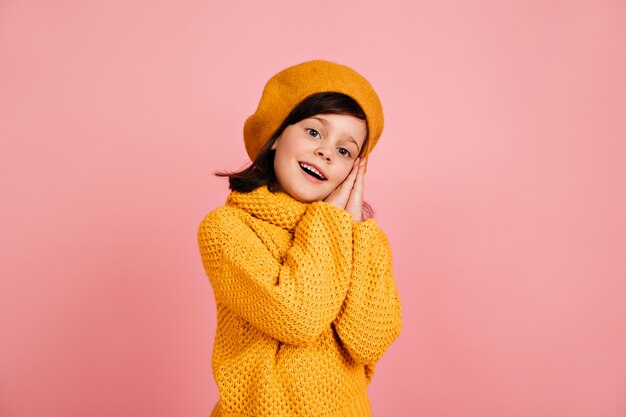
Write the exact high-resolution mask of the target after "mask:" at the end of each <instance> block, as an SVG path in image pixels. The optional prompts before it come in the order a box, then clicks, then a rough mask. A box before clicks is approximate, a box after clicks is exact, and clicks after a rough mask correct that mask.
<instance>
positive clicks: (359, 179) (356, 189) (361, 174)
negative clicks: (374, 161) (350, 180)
mask: <svg viewBox="0 0 626 417" xmlns="http://www.w3.org/2000/svg"><path fill="white" fill-rule="evenodd" d="M366 163H367V160H366V159H361V161H360V162H359V165H358V171H357V174H356V180H355V181H354V185H353V186H352V190H351V191H350V197H349V198H348V204H347V205H346V211H347V212H348V213H350V214H352V218H353V219H354V221H355V222H360V221H361V219H362V217H363V189H364V188H365V165H366Z"/></svg>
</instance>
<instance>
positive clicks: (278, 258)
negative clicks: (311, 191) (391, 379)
mask: <svg viewBox="0 0 626 417" xmlns="http://www.w3.org/2000/svg"><path fill="white" fill-rule="evenodd" d="M198 244H199V247H200V253H201V256H202V261H203V265H204V268H205V271H206V273H207V275H208V278H209V280H210V282H211V285H212V287H213V293H214V295H215V301H216V307H217V330H216V334H215V342H214V347H213V360H212V365H213V376H214V378H215V381H216V383H217V386H218V389H219V395H220V400H219V402H218V403H217V405H216V407H215V409H214V410H213V414H212V415H214V416H217V415H219V416H229V417H230V416H248V417H256V416H277V417H282V416H324V417H336V416H337V417H338V416H371V410H370V405H369V401H368V398H367V393H366V388H367V386H368V385H369V383H370V381H371V379H372V376H373V372H374V368H375V365H376V362H377V361H378V360H379V359H380V358H381V357H382V356H383V354H384V352H385V351H386V350H387V348H388V347H389V346H390V345H391V343H392V342H393V341H394V340H395V339H396V338H397V337H398V336H399V334H400V331H401V327H402V322H401V311H400V300H399V297H398V293H397V291H396V287H395V283H394V278H393V274H392V258H391V251H390V247H389V244H388V241H387V238H386V236H385V234H384V233H383V232H382V231H381V229H380V228H379V226H378V224H377V222H376V221H375V220H374V219H367V220H365V221H361V222H354V221H353V219H352V215H351V214H350V213H348V212H347V211H345V210H343V209H340V208H338V207H336V206H334V205H331V204H329V203H326V202H323V201H318V202H314V203H302V202H300V201H298V200H296V199H294V198H292V197H291V196H289V195H288V194H285V193H282V192H276V193H272V192H270V191H269V190H268V189H267V187H266V186H263V187H260V188H257V189H256V190H254V191H252V192H250V193H239V192H235V191H233V192H231V193H230V195H229V196H228V198H227V200H226V205H225V206H223V207H220V208H218V209H216V210H214V211H212V212H211V213H209V214H208V215H207V216H206V217H205V218H204V219H203V221H202V223H201V224H200V227H199V230H198Z"/></svg>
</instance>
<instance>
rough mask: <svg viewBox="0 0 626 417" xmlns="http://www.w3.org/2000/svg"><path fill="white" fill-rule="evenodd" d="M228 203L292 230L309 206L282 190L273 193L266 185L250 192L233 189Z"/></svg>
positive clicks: (227, 200)
mask: <svg viewBox="0 0 626 417" xmlns="http://www.w3.org/2000/svg"><path fill="white" fill-rule="evenodd" d="M226 204H227V205H229V206H234V207H238V208H240V209H242V210H244V211H246V212H248V213H250V214H251V215H253V216H254V217H257V218H259V219H261V220H264V221H267V222H270V223H272V224H275V225H276V226H279V227H282V228H283V229H287V230H290V231H293V230H294V229H295V227H296V225H297V224H298V223H299V222H300V219H302V216H304V213H305V212H306V209H307V207H308V206H309V204H308V203H303V202H301V201H298V200H296V199H295V198H293V197H291V196H290V195H289V194H287V193H284V192H282V191H277V192H275V193H272V192H271V191H270V190H268V189H267V186H266V185H263V186H261V187H258V188H256V189H255V190H253V191H251V192H249V193H240V192H237V191H231V193H230V194H229V195H228V198H227V199H226Z"/></svg>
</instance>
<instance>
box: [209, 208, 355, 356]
mask: <svg viewBox="0 0 626 417" xmlns="http://www.w3.org/2000/svg"><path fill="white" fill-rule="evenodd" d="M240 216H241V214H240V213H237V212H236V210H234V209H231V208H229V207H224V208H222V209H218V210H216V211H214V212H212V213H210V214H209V215H207V216H206V217H205V218H204V220H203V221H202V223H201V224H200V228H199V230H198V244H199V246H200V253H201V256H202V261H203V265H204V268H205V271H206V273H207V275H208V277H209V280H210V282H211V285H212V287H213V291H214V294H215V298H216V300H217V301H219V302H221V303H223V304H224V305H225V306H226V307H227V308H228V309H230V310H231V311H232V312H234V313H235V314H236V315H238V316H240V317H241V318H243V319H244V320H246V321H247V322H249V323H250V324H251V325H253V326H255V327H256V328H257V329H259V330H261V331H263V332H264V333H266V334H267V335H269V336H271V337H272V338H274V339H277V340H279V341H281V342H283V343H287V344H293V345H304V344H306V343H308V342H310V341H312V340H314V339H316V338H317V337H318V336H319V335H320V334H321V333H322V332H323V330H324V328H326V327H328V326H330V323H331V322H332V320H333V319H334V318H335V317H336V316H337V313H338V311H339V308H340V307H341V304H342V302H343V300H344V298H345V295H346V292H347V290H348V285H349V281H350V274H351V268H352V265H351V261H352V223H353V222H352V216H351V215H350V214H349V213H347V212H346V211H344V210H341V209H339V208H337V207H335V206H333V205H331V204H328V203H325V202H314V203H312V204H311V205H310V206H309V207H308V208H307V211H306V212H305V213H304V215H303V217H302V219H301V220H300V222H299V223H298V225H297V226H296V228H295V231H294V237H293V240H292V245H291V247H290V248H289V249H288V250H287V252H286V253H285V255H284V257H283V259H276V258H275V257H274V255H272V254H271V253H270V251H269V249H268V248H267V247H266V246H265V244H264V243H263V242H262V241H261V239H260V238H259V237H258V236H257V234H256V233H255V232H254V231H253V230H252V228H250V226H248V225H247V224H246V223H245V222H244V221H243V220H242V219H241V217H240Z"/></svg>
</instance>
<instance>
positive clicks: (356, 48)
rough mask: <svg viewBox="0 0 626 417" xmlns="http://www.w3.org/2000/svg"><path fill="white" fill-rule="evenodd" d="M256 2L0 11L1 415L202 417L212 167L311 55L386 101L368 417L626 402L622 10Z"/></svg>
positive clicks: (588, 5)
mask: <svg viewBox="0 0 626 417" xmlns="http://www.w3.org/2000/svg"><path fill="white" fill-rule="evenodd" d="M248 3H249V4H248V5H246V6H244V5H241V4H240V2H226V1H222V2H216V1H213V2H211V1H208V2H207V1H204V2H201V1H166V0H164V1H157V2H154V1H141V0H127V1H90V2H85V1H78V0H75V1H67V0H63V1H61V0H59V1H55V2H46V1H43V0H42V1H32V0H31V1H28V0H21V1H17V0H3V1H2V2H1V3H0V140H1V148H0V195H1V198H2V204H1V205H0V210H1V213H0V230H1V232H0V257H1V259H0V279H1V281H0V284H1V287H0V337H1V341H0V415H1V416H2V417H30V416H49V417H56V416H59V417H61V416H63V417H74V416H76V417H82V416H90V417H100V416H102V417H104V416H107V417H108V416H133V417H134V416H151V417H159V416H163V417H170V416H178V417H182V416H190V417H191V416H202V415H204V416H206V415H208V412H209V411H210V408H211V407H212V405H213V404H214V403H215V401H216V399H217V397H216V396H217V391H216V387H215V385H214V382H213V379H212V376H211V370H210V358H211V348H212V343H213V336H214V331H215V306H214V303H213V298H212V292H211V288H210V285H209V283H208V280H207V279H206V277H205V275H204V271H203V269H202V265H201V263H200V257H199V253H198V250H197V247H196V230H197V226H198V224H199V222H200V220H201V219H202V217H203V216H204V215H205V214H206V213H207V212H208V211H210V210H212V209H213V208H215V207H217V206H218V205H221V204H222V203H223V201H224V199H225V197H226V195H227V192H228V190H227V185H226V182H225V180H223V179H218V178H216V177H214V176H212V172H214V171H216V170H219V169H236V168H239V167H241V166H243V165H244V164H245V163H246V157H245V151H244V147H243V142H242V139H241V138H242V128H243V122H244V120H245V117H247V116H248V115H249V114H250V113H251V112H252V111H254V109H255V107H256V104H257V101H258V99H259V97H260V93H261V89H262V87H263V85H264V83H265V81H266V80H267V79H268V78H269V77H270V76H271V75H272V74H274V73H275V72H276V71H278V70H280V69H282V68H284V67H286V66H288V65H291V64H294V63H297V62H301V61H304V60H308V59H313V58H323V59H329V60H335V61H337V62H340V63H344V64H347V65H350V66H353V67H354V68H356V69H357V70H358V71H360V72H361V73H363V75H365V76H366V77H367V78H369V79H370V81H371V82H372V84H373V85H374V86H375V87H376V88H377V90H378V91H379V94H380V97H381V99H382V102H383V106H384V108H385V111H386V121H387V123H386V129H385V132H384V133H383V137H382V139H381V142H380V144H379V145H378V147H377V149H376V150H375V151H374V153H373V155H372V159H371V162H370V165H369V170H368V176H367V178H366V182H367V186H366V192H367V195H366V199H367V200H368V201H369V202H370V203H371V204H372V205H373V206H374V208H375V209H376V210H377V213H378V218H379V221H380V223H381V224H382V226H383V228H384V229H385V230H386V231H387V233H388V236H389V239H390V242H391V245H392V248H393V250H394V256H395V258H394V259H395V271H396V278H397V283H398V288H399V291H400V295H401V299H402V301H403V314H404V333H403V334H402V336H401V337H400V339H398V341H397V342H396V344H394V345H393V346H392V348H391V349H390V350H389V352H388V354H387V355H386V356H385V357H384V358H383V359H382V361H381V362H380V364H379V367H378V370H377V374H376V376H375V378H374V381H373V383H372V385H371V387H370V391H369V392H370V396H371V400H372V405H373V408H374V412H375V415H376V416H377V417H382V416H399V417H403V416H428V417H440V416H441V417H466V416H469V417H474V416H476V417H496V416H498V417H501V416H507V417H517V416H529V417H530V416H532V417H543V416H546V417H548V416H550V417H553V416H568V417H618V416H624V415H626V396H625V393H626V359H625V358H626V355H625V354H624V353H625V352H626V323H625V322H626V319H625V318H626V307H625V306H624V304H625V303H624V299H625V298H626V279H625V278H626V256H625V254H626V216H624V212H626V142H625V140H626V122H625V116H626V81H625V77H624V74H626V42H625V40H626V7H625V3H624V2H619V1H610V0H605V1H567V2H566V1H560V2H540V1H521V0H520V1H517V2H501V1H476V2H473V4H472V5H470V4H469V3H470V2H465V1H461V0H457V1H440V2H409V1H405V2H400V1H383V2H376V3H365V2H363V1H353V2H335V1H330V0H321V1H317V2H315V3H307V4H304V3H302V4H298V3H297V2H295V3H294V2H292V1H286V0H284V1H277V0H270V1H266V2H254V3H255V4H257V5H256V6H253V5H252V3H253V2H248ZM434 3H436V4H437V5H436V6H433V5H432V4H434Z"/></svg>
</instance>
